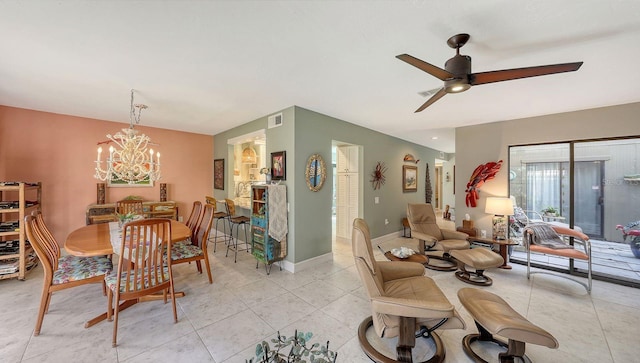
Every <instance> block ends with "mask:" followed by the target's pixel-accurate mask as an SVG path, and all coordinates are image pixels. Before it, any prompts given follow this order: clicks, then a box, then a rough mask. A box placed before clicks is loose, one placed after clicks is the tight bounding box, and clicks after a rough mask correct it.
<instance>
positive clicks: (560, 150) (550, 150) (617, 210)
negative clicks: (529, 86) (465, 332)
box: [509, 137, 640, 285]
mask: <svg viewBox="0 0 640 363" xmlns="http://www.w3.org/2000/svg"><path fill="white" fill-rule="evenodd" d="M509 169H510V170H509V171H510V173H509V175H510V182H509V191H510V194H511V195H512V197H513V199H514V201H515V203H516V205H517V206H518V207H520V208H521V209H522V212H523V213H525V214H526V217H525V218H524V221H523V218H516V217H517V216H514V218H512V219H511V223H512V226H511V228H510V233H511V237H513V238H516V239H518V238H520V233H521V230H522V225H523V224H526V223H528V222H531V221H544V222H552V223H556V224H565V225H566V226H569V227H572V228H575V229H578V230H581V231H582V232H583V233H585V234H586V235H588V236H589V238H590V239H591V243H592V253H593V273H594V276H596V277H600V278H602V279H606V280H613V281H617V282H621V283H625V284H633V285H638V284H640V259H638V258H635V257H634V254H633V253H632V251H631V246H630V240H631V238H628V239H627V240H626V241H625V239H624V236H623V234H622V231H621V230H620V227H617V226H619V225H622V226H624V225H627V224H629V223H633V222H635V221H640V208H638V205H640V204H639V203H640V138H637V137H633V138H621V139H615V140H579V141H572V142H563V143H554V144H544V145H524V146H512V147H510V149H509ZM550 207H551V208H552V209H554V210H555V211H556V213H555V215H553V216H548V215H545V213H544V211H545V210H547V209H549V208H550ZM518 223H519V224H518ZM639 224H640V223H639ZM633 228H636V229H640V225H638V226H635V227H631V229H633ZM511 259H512V261H514V262H525V261H526V255H524V251H523V249H522V247H519V248H516V249H515V250H514V252H513V253H512V256H511ZM533 260H534V261H535V262H536V265H537V266H538V267H542V268H549V269H555V270H562V271H565V272H569V273H573V274H582V273H584V271H585V270H584V266H582V264H583V263H582V262H580V261H574V262H573V263H569V262H567V260H564V259H554V258H552V257H546V256H542V255H539V256H535V257H533Z"/></svg>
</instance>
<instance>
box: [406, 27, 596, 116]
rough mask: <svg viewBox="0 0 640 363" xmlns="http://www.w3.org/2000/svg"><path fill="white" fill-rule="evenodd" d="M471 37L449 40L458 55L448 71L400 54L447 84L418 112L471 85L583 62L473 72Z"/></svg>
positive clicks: (540, 73) (574, 68)
mask: <svg viewBox="0 0 640 363" xmlns="http://www.w3.org/2000/svg"><path fill="white" fill-rule="evenodd" d="M469 38H470V36H469V34H464V33H463V34H457V35H454V36H452V37H451V38H449V40H447V44H448V45H449V46H450V47H451V48H454V49H455V50H456V55H455V56H454V57H453V58H451V59H449V60H448V61H447V62H446V63H445V64H444V68H445V69H442V68H440V67H436V66H434V65H432V64H429V63H427V62H425V61H422V60H420V59H418V58H415V57H412V56H410V55H408V54H400V55H398V56H396V58H398V59H400V60H401V61H404V62H407V63H409V64H411V65H412V66H414V67H416V68H419V69H421V70H423V71H425V72H427V73H429V74H430V75H432V76H434V77H436V78H438V79H440V80H442V81H444V87H442V88H441V89H440V90H439V91H438V92H436V94H434V95H433V96H431V98H429V99H428V100H427V102H425V103H424V104H423V105H422V106H420V108H418V109H417V110H416V111H415V112H420V111H422V110H424V109H425V108H427V107H429V106H430V105H431V104H433V103H434V102H436V101H437V100H439V99H440V98H442V96H444V95H445V94H447V93H460V92H464V91H466V90H468V89H469V88H470V87H471V86H477V85H481V84H487V83H493V82H502V81H510V80H512V79H519V78H527V77H537V76H544V75H547V74H554V73H564V72H573V71H577V70H578V69H579V68H580V66H581V65H582V63H583V62H574V63H562V64H551V65H546V66H536V67H526V68H514V69H503V70H500V71H490V72H480V73H471V57H469V56H468V55H461V54H460V48H462V46H463V45H465V44H466V43H467V41H469Z"/></svg>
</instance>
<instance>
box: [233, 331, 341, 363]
mask: <svg viewBox="0 0 640 363" xmlns="http://www.w3.org/2000/svg"><path fill="white" fill-rule="evenodd" d="M312 336H313V333H311V332H309V333H303V332H298V331H297V330H296V331H295V333H294V335H293V336H290V337H288V338H287V337H286V336H284V335H280V332H278V338H276V339H271V343H273V347H271V346H270V345H269V343H267V342H266V341H262V343H260V344H258V345H256V356H255V358H251V359H249V360H245V362H246V363H305V362H306V363H335V361H336V358H337V357H338V353H336V352H332V351H330V350H329V342H328V341H327V345H320V344H319V343H313V344H312V345H311V346H310V347H307V343H308V342H309V340H311V337H312ZM289 346H290V347H291V348H290V349H289V353H288V354H285V353H281V352H280V351H281V350H282V349H284V348H287V347H289ZM254 359H255V360H254ZM307 359H308V360H307Z"/></svg>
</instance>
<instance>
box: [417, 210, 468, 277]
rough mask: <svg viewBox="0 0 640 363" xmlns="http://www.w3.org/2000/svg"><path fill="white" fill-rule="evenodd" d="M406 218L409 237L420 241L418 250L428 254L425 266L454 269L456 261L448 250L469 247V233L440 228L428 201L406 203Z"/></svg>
mask: <svg viewBox="0 0 640 363" xmlns="http://www.w3.org/2000/svg"><path fill="white" fill-rule="evenodd" d="M407 219H408V220H409V226H410V227H411V237H412V238H416V239H418V240H419V241H420V242H419V243H418V252H419V253H422V254H427V255H428V256H429V262H428V263H427V264H425V266H426V267H428V268H430V269H433V270H438V271H454V270H456V269H457V268H458V267H457V263H456V261H454V260H453V259H452V258H451V256H450V255H449V251H450V250H465V249H469V248H470V246H469V242H468V241H467V238H468V237H469V235H468V234H466V233H464V232H459V231H454V230H449V229H440V227H439V226H438V224H437V223H436V214H435V212H434V210H433V207H432V206H431V204H428V203H421V204H408V205H407ZM430 251H433V252H430ZM431 260H436V261H431Z"/></svg>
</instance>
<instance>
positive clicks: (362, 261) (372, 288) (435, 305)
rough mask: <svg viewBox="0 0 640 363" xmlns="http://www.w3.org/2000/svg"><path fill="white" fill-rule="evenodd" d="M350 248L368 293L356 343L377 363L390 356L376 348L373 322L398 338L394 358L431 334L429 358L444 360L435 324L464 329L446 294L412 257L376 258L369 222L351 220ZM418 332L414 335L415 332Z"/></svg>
mask: <svg viewBox="0 0 640 363" xmlns="http://www.w3.org/2000/svg"><path fill="white" fill-rule="evenodd" d="M352 248H353V256H354V258H355V264H356V267H357V269H358V273H359V274H360V279H361V280H362V282H363V284H364V287H365V290H366V291H367V295H368V296H369V299H370V301H371V313H372V315H371V316H370V317H368V318H366V319H365V320H364V321H363V322H362V323H361V324H360V327H359V329H358V339H359V340H360V345H361V347H362V349H363V351H364V352H365V353H366V354H367V356H368V357H369V358H370V359H372V360H373V361H375V362H389V361H394V360H391V359H389V358H388V357H387V356H385V355H384V354H382V353H380V352H379V351H378V350H376V349H375V348H374V347H373V346H372V344H371V343H370V342H369V340H368V339H367V330H368V329H369V328H370V327H371V326H372V325H373V328H374V330H375V333H376V334H377V336H379V337H381V338H394V337H398V343H397V347H396V349H397V361H404V362H407V361H410V360H408V359H410V357H411V350H412V348H413V347H414V346H415V338H416V336H419V337H424V338H432V339H433V341H434V344H435V346H436V352H435V355H434V357H433V358H432V360H430V361H429V362H442V361H443V360H444V356H445V351H444V345H443V343H442V340H441V339H440V337H439V336H438V335H437V334H436V333H435V332H434V330H435V329H464V328H465V324H464V320H462V318H461V317H460V315H458V313H457V311H456V310H455V308H454V307H453V305H451V303H450V302H449V300H448V299H447V298H446V296H445V295H444V293H443V292H442V291H441V290H440V288H438V286H437V285H436V283H435V282H434V281H433V280H432V279H431V278H429V277H426V276H424V267H423V266H422V265H421V264H419V263H416V262H404V261H376V260H375V258H374V256H373V248H372V246H371V237H370V235H369V227H368V226H367V223H366V222H365V221H364V220H363V219H360V218H357V219H355V220H354V221H353V231H352ZM416 332H417V335H416Z"/></svg>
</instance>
